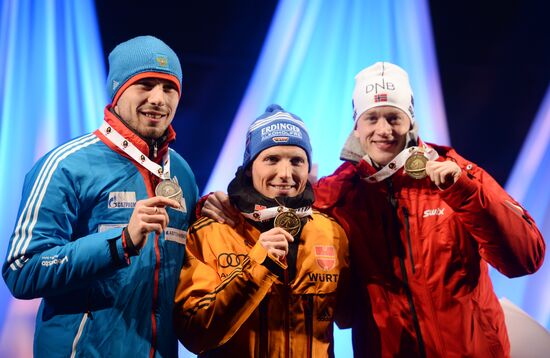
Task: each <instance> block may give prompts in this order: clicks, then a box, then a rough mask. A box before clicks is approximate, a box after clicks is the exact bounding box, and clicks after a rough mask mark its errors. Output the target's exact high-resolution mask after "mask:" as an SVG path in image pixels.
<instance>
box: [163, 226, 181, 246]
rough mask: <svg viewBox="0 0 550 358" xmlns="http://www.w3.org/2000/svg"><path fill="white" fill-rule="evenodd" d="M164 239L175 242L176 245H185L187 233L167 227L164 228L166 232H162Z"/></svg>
mask: <svg viewBox="0 0 550 358" xmlns="http://www.w3.org/2000/svg"><path fill="white" fill-rule="evenodd" d="M164 238H165V239H166V240H168V241H172V242H177V243H178V244H182V245H185V241H186V240H187V231H184V230H179V229H174V228H173V227H168V228H166V230H164Z"/></svg>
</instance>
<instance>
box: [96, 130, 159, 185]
mask: <svg viewBox="0 0 550 358" xmlns="http://www.w3.org/2000/svg"><path fill="white" fill-rule="evenodd" d="M99 131H100V132H101V133H103V135H104V136H105V138H107V140H109V141H110V142H111V143H113V144H114V145H116V146H117V147H118V148H119V149H121V150H122V151H123V152H124V153H126V154H128V155H129V156H130V157H131V158H132V159H134V160H135V161H136V162H137V163H139V164H141V166H143V167H144V168H145V169H147V170H148V171H150V172H151V173H153V174H154V175H156V176H157V177H159V178H160V179H163V180H170V154H169V151H166V153H165V154H164V156H163V157H162V166H160V165H159V164H157V163H155V162H153V161H152V160H151V159H149V157H147V156H146V155H145V154H143V153H142V152H141V151H140V150H139V149H138V148H137V147H136V146H135V145H134V144H132V142H130V141H129V140H128V139H126V138H124V137H123V136H122V135H121V134H120V133H118V132H117V131H116V129H114V128H113V127H112V126H111V125H110V124H109V123H107V122H106V121H103V124H102V125H101V127H100V128H99Z"/></svg>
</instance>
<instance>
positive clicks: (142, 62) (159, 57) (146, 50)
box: [107, 36, 182, 105]
mask: <svg viewBox="0 0 550 358" xmlns="http://www.w3.org/2000/svg"><path fill="white" fill-rule="evenodd" d="M151 73H154V75H153V76H149V75H150V74H151ZM140 75H141V76H140ZM145 77H158V78H164V79H167V80H170V81H172V82H174V83H175V84H176V85H177V87H178V92H179V93H180V94H181V82H182V73H181V65H180V61H179V59H178V56H177V55H176V53H175V52H174V51H173V50H172V49H171V48H170V47H168V45H166V44H165V43H164V42H162V41H161V40H159V39H157V38H156V37H153V36H138V37H134V38H133V39H130V40H128V41H126V42H123V43H121V44H119V45H118V46H116V47H115V48H114V49H113V51H111V53H110V54H109V75H108V76H107V93H108V95H109V99H110V100H111V103H112V104H113V105H114V104H115V103H116V102H117V100H118V97H120V95H121V94H122V92H124V90H125V89H126V88H128V87H129V86H130V85H132V84H133V83H134V82H136V81H138V80H140V79H141V78H145Z"/></svg>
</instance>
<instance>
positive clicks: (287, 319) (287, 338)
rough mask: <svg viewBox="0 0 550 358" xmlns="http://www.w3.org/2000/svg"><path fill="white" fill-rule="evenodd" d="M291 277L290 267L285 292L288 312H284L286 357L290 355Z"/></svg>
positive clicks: (286, 276)
mask: <svg viewBox="0 0 550 358" xmlns="http://www.w3.org/2000/svg"><path fill="white" fill-rule="evenodd" d="M288 282H289V279H288V269H286V270H285V285H284V293H285V297H284V298H285V305H286V308H287V309H286V312H284V315H285V316H284V324H285V357H290V312H291V307H290V287H289V284H288Z"/></svg>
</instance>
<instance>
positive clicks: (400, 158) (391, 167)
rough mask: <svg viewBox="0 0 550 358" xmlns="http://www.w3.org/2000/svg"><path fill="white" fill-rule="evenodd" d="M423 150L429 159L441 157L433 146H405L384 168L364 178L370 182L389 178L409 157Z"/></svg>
mask: <svg viewBox="0 0 550 358" xmlns="http://www.w3.org/2000/svg"><path fill="white" fill-rule="evenodd" d="M420 150H421V151H423V152H424V156H425V157H426V158H428V160H436V159H437V158H439V154H437V152H436V151H435V149H433V148H429V147H428V146H426V145H423V146H422V147H409V148H405V149H403V150H402V151H401V153H399V154H397V156H396V157H395V158H393V160H392V161H391V162H389V163H388V164H386V165H385V166H384V167H383V168H382V169H380V170H379V171H377V172H376V173H375V174H373V175H369V176H367V177H364V178H363V180H366V181H367V182H368V183H377V182H381V181H382V180H384V179H386V178H389V177H390V176H392V175H393V174H395V173H396V172H397V171H398V170H399V169H401V168H402V167H403V165H405V162H406V161H407V159H409V157H410V156H411V155H413V154H415V153H417V152H418V151H420Z"/></svg>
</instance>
